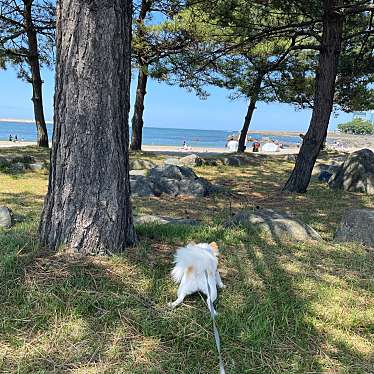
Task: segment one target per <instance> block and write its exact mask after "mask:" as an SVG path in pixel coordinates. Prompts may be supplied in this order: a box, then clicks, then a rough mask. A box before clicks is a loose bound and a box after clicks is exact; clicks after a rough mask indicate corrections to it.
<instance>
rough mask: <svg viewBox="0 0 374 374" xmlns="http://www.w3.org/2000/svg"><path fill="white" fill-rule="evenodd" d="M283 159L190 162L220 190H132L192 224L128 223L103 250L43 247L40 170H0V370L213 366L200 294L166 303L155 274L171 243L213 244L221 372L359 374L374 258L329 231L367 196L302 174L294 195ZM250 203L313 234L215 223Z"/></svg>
mask: <svg viewBox="0 0 374 374" xmlns="http://www.w3.org/2000/svg"><path fill="white" fill-rule="evenodd" d="M31 151H32V152H34V151H33V150H31ZM28 152H30V149H29V150H28ZM0 155H1V152H0ZM45 157H48V156H47V154H46V153H45ZM148 157H151V156H149V155H148ZM160 160H161V157H159V156H158V158H157V161H158V162H159V161H160ZM291 167H292V164H291V163H290V162H287V161H283V160H281V161H272V160H268V159H265V160H262V161H261V163H257V164H255V165H251V166H245V167H240V168H235V167H227V166H217V167H206V168H202V167H199V168H196V170H195V171H196V172H197V173H198V174H199V175H202V176H205V177H206V178H208V179H209V180H210V181H212V182H213V183H219V184H224V185H225V186H226V192H225V193H222V194H218V195H215V196H212V197H209V198H201V199H189V198H172V199H170V198H165V197H162V198H160V199H157V198H138V199H135V200H134V207H135V211H136V212H137V213H139V212H142V213H147V214H160V215H170V216H175V217H186V216H188V217H191V218H196V219H199V220H201V225H198V226H191V227H189V226H187V227H186V226H180V225H171V226H162V225H161V226H160V225H140V226H138V227H137V231H138V234H139V237H140V239H141V241H140V244H139V245H138V246H137V247H136V248H131V249H129V250H128V252H127V253H126V254H125V255H124V256H113V257H111V258H108V257H105V258H94V257H88V258H85V257H79V256H71V255H67V254H55V253H48V252H45V251H44V252H43V251H42V250H41V249H40V248H39V246H38V244H37V237H36V230H37V225H38V219H39V215H40V210H41V206H42V203H43V196H44V194H45V192H46V187H47V176H46V175H44V174H43V173H39V172H26V173H20V174H9V173H0V205H7V206H9V207H11V208H12V210H13V211H14V213H15V216H16V219H17V220H16V224H15V225H14V226H13V227H12V228H11V229H10V230H2V231H0V305H1V308H0V372H1V373H79V374H83V373H84V374H86V373H88V374H90V373H95V374H98V373H215V372H218V359H217V356H216V352H215V347H214V340H213V337H212V332H211V321H210V318H209V314H208V312H207V308H206V305H205V304H204V301H203V299H202V298H201V297H200V296H199V295H195V296H191V297H188V298H187V299H186V300H185V303H184V305H182V306H181V307H179V308H178V309H176V310H174V311H171V310H169V309H168V308H167V307H166V304H167V302H168V301H170V300H172V299H173V298H174V297H175V293H176V287H175V285H174V284H173V283H172V282H171V280H170V277H169V272H170V270H171V266H172V256H173V252H174V250H175V248H176V247H177V246H178V245H182V244H184V243H186V242H188V241H190V240H194V241H212V240H216V241H218V243H219V245H220V247H221V248H222V255H221V258H220V268H221V273H222V276H223V281H224V283H225V284H226V286H227V287H226V288H225V289H224V290H222V291H221V292H220V295H219V300H218V303H217V310H218V312H219V316H218V326H219V329H220V333H221V339H222V350H223V356H224V360H225V365H226V368H227V373H259V374H260V373H287V374H288V373H292V374H295V373H300V374H301V373H339V374H340V373H347V374H348V373H349V374H351V373H365V374H368V373H372V372H373V368H374V349H373V347H374V297H373V296H374V282H373V274H374V252H373V251H372V250H371V249H368V248H364V247H361V246H358V245H352V244H350V245H342V244H334V243H333V242H331V238H332V237H333V234H334V232H335V230H336V227H337V224H338V222H339V219H340V217H341V215H342V213H343V211H344V210H345V209H349V208H350V207H360V206H362V207H373V205H374V204H373V200H372V198H370V197H366V196H363V195H359V194H352V193H341V192H335V191H330V190H329V189H328V188H326V187H325V186H324V185H323V184H320V183H319V182H317V181H316V180H313V182H312V184H311V188H310V191H309V193H308V194H306V195H303V196H296V195H281V194H279V190H278V188H279V187H280V186H282V184H283V182H284V181H285V179H286V178H287V173H288V172H289V171H290V168H291ZM256 205H261V206H265V207H271V208H275V209H283V210H290V211H292V212H293V213H294V214H296V215H297V216H298V217H299V218H301V219H303V220H304V221H305V222H307V223H309V224H310V225H312V226H313V227H314V228H315V229H316V230H318V231H319V232H320V233H321V234H322V235H323V237H324V238H325V239H326V241H325V242H322V243H308V244H306V243H277V242H276V241H274V240H272V239H271V238H269V237H268V236H266V235H264V234H262V233H258V232H255V231H253V230H250V229H246V228H227V227H226V226H225V225H224V223H225V221H226V220H227V219H228V218H229V217H230V216H231V214H232V213H234V212H235V211H237V210H238V209H241V208H249V207H253V206H256Z"/></svg>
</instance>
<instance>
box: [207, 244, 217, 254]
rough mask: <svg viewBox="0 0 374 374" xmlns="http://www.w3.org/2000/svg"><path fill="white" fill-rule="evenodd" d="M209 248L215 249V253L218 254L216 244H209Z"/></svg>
mask: <svg viewBox="0 0 374 374" xmlns="http://www.w3.org/2000/svg"><path fill="white" fill-rule="evenodd" d="M209 246H210V248H212V249H213V251H214V252H218V244H217V243H216V242H211V243H209Z"/></svg>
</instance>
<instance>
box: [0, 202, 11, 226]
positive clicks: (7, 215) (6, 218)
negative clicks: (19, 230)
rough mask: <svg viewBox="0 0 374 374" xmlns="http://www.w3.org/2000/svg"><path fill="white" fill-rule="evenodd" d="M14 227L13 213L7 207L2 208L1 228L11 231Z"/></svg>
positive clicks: (0, 207) (0, 213)
mask: <svg viewBox="0 0 374 374" xmlns="http://www.w3.org/2000/svg"><path fill="white" fill-rule="evenodd" d="M11 226H12V211H11V210H10V209H9V208H7V207H6V206H0V227H4V228H6V229H9V228H10V227H11Z"/></svg>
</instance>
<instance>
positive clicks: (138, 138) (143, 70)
mask: <svg viewBox="0 0 374 374" xmlns="http://www.w3.org/2000/svg"><path fill="white" fill-rule="evenodd" d="M147 80H148V65H142V66H139V73H138V85H137V88H136V97H135V105H134V115H133V117H132V122H131V131H132V133H131V149H132V150H133V151H140V150H141V149H142V141H143V124H144V121H143V113H144V98H145V95H146V94H147Z"/></svg>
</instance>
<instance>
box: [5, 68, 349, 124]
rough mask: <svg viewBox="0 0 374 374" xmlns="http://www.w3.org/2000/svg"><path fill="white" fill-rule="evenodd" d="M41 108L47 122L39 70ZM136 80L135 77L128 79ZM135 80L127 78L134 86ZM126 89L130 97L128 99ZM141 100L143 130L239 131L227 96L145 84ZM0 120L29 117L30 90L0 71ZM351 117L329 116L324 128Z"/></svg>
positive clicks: (264, 118)
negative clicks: (199, 95) (205, 95)
mask: <svg viewBox="0 0 374 374" xmlns="http://www.w3.org/2000/svg"><path fill="white" fill-rule="evenodd" d="M42 74H43V80H44V86H43V87H44V107H45V114H46V119H48V120H51V119H52V110H53V84H54V78H53V72H52V71H49V70H43V72H42ZM134 78H136V77H134ZM135 80H136V79H133V82H135ZM134 89H135V87H134V85H132V95H131V96H132V98H133V97H134V94H133V93H134ZM147 91H148V94H147V97H146V102H145V114H144V120H145V121H144V122H145V126H149V127H176V128H193V129H207V130H210V129H212V130H239V129H240V128H241V125H242V121H243V118H244V116H245V113H246V105H247V103H246V101H245V100H244V99H240V100H237V101H231V100H229V99H228V98H227V96H228V94H229V92H228V91H226V90H224V89H220V88H209V92H210V93H211V95H210V96H209V98H208V99H207V100H200V99H199V98H197V97H196V96H195V95H194V94H193V93H190V92H187V91H186V90H184V89H182V88H179V87H172V86H168V85H166V84H160V83H157V82H154V81H150V84H149V86H148V90H147ZM257 108H258V109H257V110H256V112H255V114H254V117H253V124H252V130H279V131H305V130H306V129H307V128H308V125H309V120H310V111H309V110H298V111H295V109H294V108H293V107H292V106H290V105H286V104H277V103H273V104H265V103H259V104H258V105H257ZM0 118H17V119H32V118H33V110H32V102H31V86H30V85H29V84H27V83H25V82H23V81H21V80H19V79H17V75H16V71H15V70H14V69H13V68H9V69H8V70H6V71H0ZM351 118H352V114H345V113H340V114H339V116H338V117H337V118H335V117H332V119H331V121H330V130H333V129H335V128H336V125H337V124H338V123H340V122H345V121H347V120H350V119H351Z"/></svg>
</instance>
